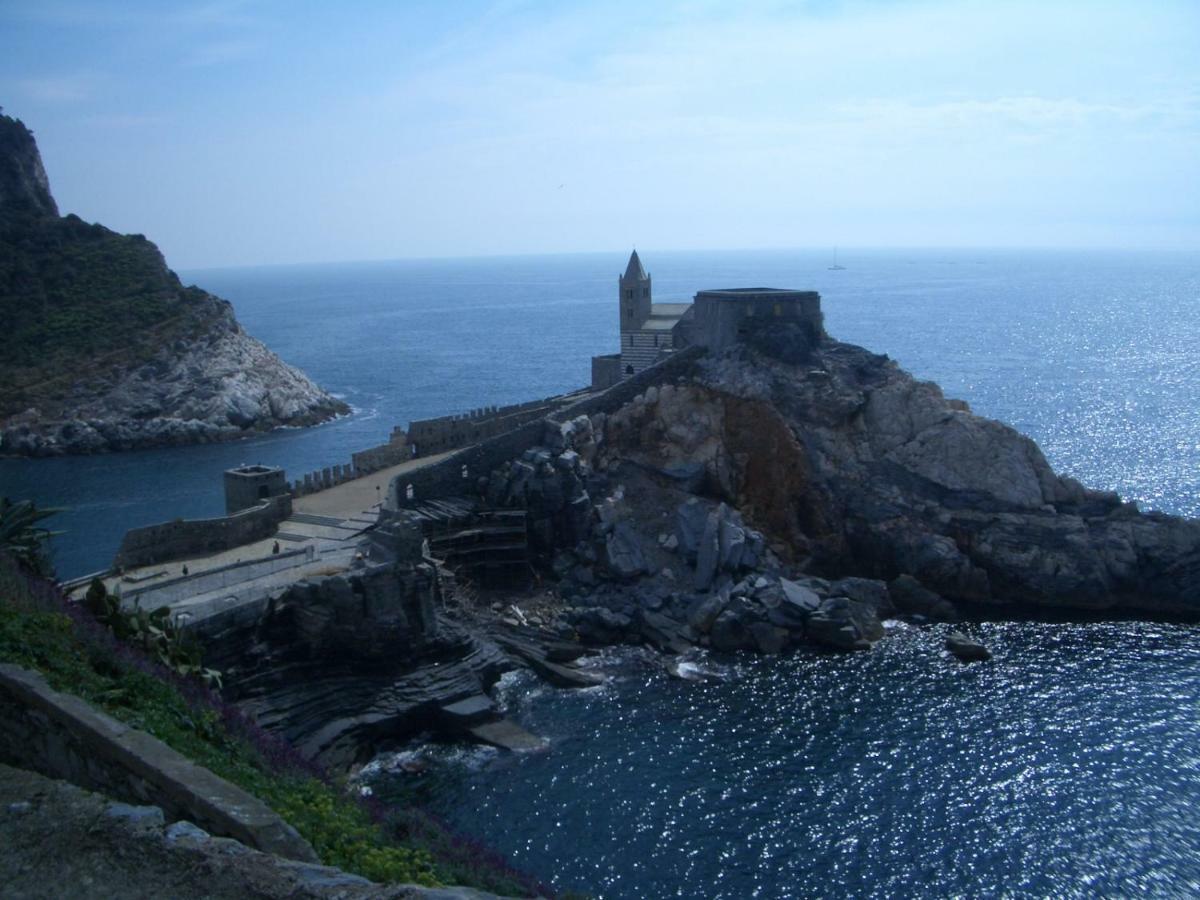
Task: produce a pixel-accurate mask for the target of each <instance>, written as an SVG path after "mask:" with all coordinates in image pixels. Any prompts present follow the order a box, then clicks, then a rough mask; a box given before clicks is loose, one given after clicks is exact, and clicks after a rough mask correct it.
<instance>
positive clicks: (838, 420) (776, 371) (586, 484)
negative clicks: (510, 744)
mask: <svg viewBox="0 0 1200 900" xmlns="http://www.w3.org/2000/svg"><path fill="white" fill-rule="evenodd" d="M556 415H560V416H561V417H560V418H558V419H555V418H553V417H552V418H549V419H547V420H546V421H545V423H544V428H543V430H542V432H541V439H540V442H538V443H537V444H536V445H535V446H530V447H529V448H528V449H526V450H525V451H524V452H522V453H521V454H520V455H519V456H518V457H516V458H512V459H509V460H508V461H507V462H502V463H501V464H500V465H499V466H497V467H496V468H494V469H492V470H491V471H490V472H489V473H488V474H486V475H482V476H480V477H478V478H473V479H469V480H466V481H464V480H462V479H458V478H457V475H458V470H459V469H460V468H461V466H462V463H463V461H464V460H466V459H468V458H470V457H468V456H463V457H461V458H455V457H451V458H450V459H449V460H446V461H444V462H443V463H439V464H437V465H443V466H446V467H447V469H448V471H450V472H451V475H452V476H454V477H455V478H456V479H457V480H458V481H459V483H460V485H461V487H460V490H459V494H460V496H459V498H458V499H459V500H460V501H461V500H464V499H470V500H471V501H472V502H474V503H477V504H478V505H479V506H480V507H481V508H492V509H494V508H498V507H501V508H502V507H519V508H522V509H524V510H525V513H526V516H527V526H528V527H527V533H528V539H529V549H530V557H531V562H532V565H533V567H534V570H535V572H536V578H535V585H536V586H535V587H530V588H527V589H506V588H493V589H491V590H485V591H475V590H472V589H469V588H467V587H465V585H464V583H463V580H462V579H461V578H456V577H455V575H454V574H453V573H451V572H448V571H446V570H445V569H444V568H443V567H442V566H441V565H440V563H439V561H438V560H436V559H433V558H431V557H430V556H429V553H428V548H426V551H425V552H424V553H423V552H422V550H421V549H420V548H421V536H420V528H421V526H420V525H419V524H418V523H417V522H416V521H415V519H414V516H413V514H412V512H410V509H409V508H410V507H412V506H413V505H416V504H419V503H420V500H416V501H413V500H410V499H409V498H408V497H407V493H408V491H407V488H408V487H409V485H408V484H407V482H409V481H410V480H411V479H412V478H413V477H414V476H412V475H408V476H405V477H404V478H402V479H398V480H396V481H394V482H393V483H392V486H391V490H390V495H389V497H388V498H387V501H386V502H385V504H384V509H383V510H382V512H381V516H380V522H379V524H378V526H377V527H376V530H375V532H374V534H373V536H372V537H371V545H370V548H369V550H368V552H367V553H366V558H365V559H364V560H363V561H362V562H361V565H360V567H359V569H358V570H351V571H346V572H340V573H331V574H330V575H329V576H328V577H326V578H320V579H312V580H309V581H306V582H302V583H299V584H297V585H295V586H294V587H292V588H291V589H290V590H288V591H287V592H286V593H284V594H282V595H280V596H279V597H277V598H275V599H274V600H272V601H271V602H270V603H267V604H265V605H262V606H260V607H258V608H248V609H244V610H241V611H239V612H237V613H236V614H235V613H232V612H231V613H230V614H228V615H224V616H220V617H216V618H213V619H211V620H209V622H208V623H206V624H205V626H204V627H203V628H202V629H199V631H198V633H200V634H202V635H203V637H204V639H205V642H206V644H207V645H208V646H209V647H211V648H212V652H213V654H214V655H213V657H212V660H213V664H214V665H216V666H218V667H220V668H223V669H224V671H225V672H226V675H227V681H226V684H227V691H228V693H229V695H230V697H231V698H232V699H235V700H236V701H237V702H239V703H240V704H241V705H243V706H244V707H245V708H247V709H248V710H250V711H251V712H252V713H253V714H254V715H255V716H256V718H257V719H258V721H260V722H261V723H262V724H263V725H264V726H266V727H267V728H269V729H271V730H275V731H278V732H280V733H282V734H284V735H286V736H287V737H288V738H289V739H290V740H292V741H293V742H294V743H295V744H296V745H297V746H299V747H301V748H302V749H303V751H304V752H305V753H307V754H310V755H313V756H315V757H317V758H320V759H322V760H323V761H325V762H326V763H328V764H331V765H334V766H335V767H338V766H347V765H351V764H353V763H354V762H361V761H363V760H365V759H368V758H370V757H371V756H372V755H373V754H374V753H376V752H378V751H379V750H380V749H381V748H386V747H388V746H391V745H394V744H395V743H396V742H398V741H402V740H404V739H405V738H406V737H409V736H411V735H413V734H415V733H419V732H431V731H432V732H437V731H439V730H440V731H449V732H452V733H457V734H462V733H464V732H465V731H468V730H469V729H468V728H466V727H464V726H466V725H468V724H470V722H473V721H476V720H477V718H478V719H486V718H487V717H488V716H489V715H493V714H494V711H493V710H491V709H490V704H489V702H488V701H487V699H486V695H487V693H488V691H489V690H490V688H491V687H492V686H493V685H494V684H495V682H496V681H497V680H498V678H499V677H500V675H501V674H502V673H503V672H505V671H507V670H510V669H514V668H528V669H531V670H532V671H534V672H536V673H537V674H539V675H541V676H542V677H543V678H546V679H548V680H550V681H551V682H552V683H555V684H559V685H564V686H584V685H587V684H591V683H594V679H593V678H592V677H591V675H590V673H588V672H587V671H580V670H578V669H576V668H575V666H574V663H575V661H576V659H577V658H578V657H579V656H580V655H581V654H583V653H585V652H587V649H588V648H589V647H601V646H605V645H613V644H635V645H646V646H649V647H651V648H654V649H655V650H657V651H659V652H660V653H661V654H662V657H661V659H662V661H663V664H664V665H665V666H666V667H667V669H668V670H669V671H672V672H674V673H677V674H680V675H682V676H684V677H688V674H689V673H692V672H694V667H691V666H686V665H680V662H681V661H683V662H686V661H687V660H688V659H689V658H690V657H691V656H692V655H694V654H696V653H703V652H705V651H706V650H712V651H718V652H734V651H753V652H759V653H764V654H777V653H783V652H787V651H789V650H791V649H795V648H799V647H818V648H825V649H827V650H831V651H838V652H846V651H867V650H870V649H871V647H872V646H873V645H874V644H875V643H877V642H878V641H880V640H885V639H886V633H887V628H886V626H885V623H886V621H887V620H889V619H893V618H906V619H909V620H910V621H913V622H917V623H925V624H927V625H928V626H929V627H941V628H946V626H944V625H939V624H938V623H943V622H946V623H948V622H959V621H960V620H967V621H966V622H964V623H962V624H959V625H956V626H954V630H953V631H950V630H949V629H947V632H948V633H947V635H946V642H947V643H946V646H947V649H948V650H949V651H950V653H952V654H953V655H954V656H956V657H958V658H959V659H961V660H963V661H964V662H966V661H982V660H985V659H986V658H987V657H988V655H989V654H988V651H987V648H986V647H983V646H981V645H979V644H978V643H976V642H975V641H973V640H972V637H971V635H972V629H971V626H970V623H969V620H970V619H971V618H973V617H976V616H978V615H980V614H983V615H988V616H1026V615H1029V614H1030V613H1031V611H1032V612H1034V613H1036V614H1040V615H1049V616H1055V615H1062V616H1067V615H1069V616H1077V615H1079V614H1080V612H1081V611H1082V612H1083V613H1085V614H1094V615H1109V614H1121V615H1146V614H1150V615H1155V616H1166V617H1173V618H1183V619H1192V618H1195V617H1197V615H1198V614H1200V522H1197V521H1194V520H1187V519H1182V518H1177V517H1172V516H1168V515H1162V514H1158V513H1142V512H1140V511H1139V510H1138V509H1137V508H1136V506H1135V505H1134V504H1131V503H1125V502H1122V501H1121V500H1120V498H1119V497H1117V496H1116V495H1115V494H1113V493H1109V492H1101V491H1094V490H1089V489H1087V488H1085V487H1083V486H1082V485H1080V484H1079V483H1077V482H1076V481H1074V480H1073V479H1071V478H1069V477H1063V476H1060V475H1057V474H1056V473H1055V472H1054V471H1053V470H1052V469H1051V467H1050V466H1049V464H1048V463H1047V462H1046V459H1045V458H1044V456H1043V455H1042V453H1041V451H1040V450H1039V449H1038V447H1037V446H1036V444H1035V443H1034V442H1033V441H1031V440H1030V439H1028V438H1027V437H1024V436H1022V435H1021V434H1019V433H1017V432H1016V431H1014V430H1013V429H1011V428H1009V427H1007V426H1005V425H1003V424H1001V423H999V422H996V421H993V420H989V419H986V418H982V417H980V416H976V415H974V414H973V413H972V412H971V411H970V409H969V408H968V407H967V405H966V404H965V403H963V402H961V401H957V400H952V399H947V398H946V397H944V396H943V394H942V391H941V390H940V389H939V388H938V387H937V386H936V385H934V384H931V383H928V382H921V381H917V380H915V379H914V378H912V376H910V375H909V374H908V373H906V372H904V371H903V370H902V369H901V368H900V367H899V366H897V365H896V363H895V362H893V361H892V360H890V359H888V358H887V357H886V356H881V355H878V354H874V353H871V352H869V351H867V350H864V349H863V348H861V347H856V346H852V345H848V344H844V343H840V342H838V341H836V340H833V339H832V338H830V337H829V336H828V335H826V334H824V333H823V332H820V333H803V332H800V331H795V332H789V331H788V330H786V329H784V330H782V331H781V330H779V329H775V330H774V331H770V332H763V333H760V334H751V335H749V336H748V338H747V340H746V341H745V342H744V343H742V344H739V345H738V346H736V347H734V348H731V349H730V350H728V351H725V352H723V353H717V354H713V353H709V354H704V355H697V356H696V358H695V359H694V360H692V361H691V362H689V363H688V366H687V368H686V369H684V370H683V371H682V372H681V370H680V368H679V367H675V369H674V370H673V371H672V372H670V374H668V375H664V376H663V377H661V378H657V379H649V380H648V381H647V384H646V386H645V387H644V389H642V390H640V392H639V393H638V394H637V395H636V396H633V398H632V399H631V400H630V401H629V402H627V403H623V404H618V405H615V406H614V407H613V408H611V409H610V410H607V411H603V412H593V413H590V414H581V415H574V416H572V415H571V414H570V412H569V411H568V412H566V413H565V414H556ZM535 442H536V438H535ZM463 495H466V496H463ZM405 535H406V536H405ZM464 710H465V712H464Z"/></svg>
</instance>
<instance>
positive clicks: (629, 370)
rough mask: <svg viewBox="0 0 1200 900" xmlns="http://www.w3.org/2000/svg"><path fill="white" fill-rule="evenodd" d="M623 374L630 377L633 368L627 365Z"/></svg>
mask: <svg viewBox="0 0 1200 900" xmlns="http://www.w3.org/2000/svg"><path fill="white" fill-rule="evenodd" d="M625 374H626V375H632V374H633V366H632V365H628V366H626V367H625Z"/></svg>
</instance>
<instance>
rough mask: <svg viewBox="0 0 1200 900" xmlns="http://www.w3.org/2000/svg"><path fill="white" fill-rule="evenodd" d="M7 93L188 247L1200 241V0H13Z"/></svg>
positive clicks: (45, 131) (3, 64)
mask: <svg viewBox="0 0 1200 900" xmlns="http://www.w3.org/2000/svg"><path fill="white" fill-rule="evenodd" d="M0 106H2V107H3V108H4V111H5V113H7V114H9V115H13V116H16V117H18V118H20V119H22V120H23V121H24V122H25V123H26V125H28V126H29V127H30V128H31V129H32V130H33V131H34V133H35V135H36V137H37V139H38V144H39V147H40V148H41V152H42V157H43V160H44V161H45V164H46V168H47V171H48V173H49V176H50V181H51V186H52V189H53V192H54V194H55V197H56V199H57V200H58V204H59V207H60V209H61V210H62V211H63V212H64V213H66V212H74V213H76V214H78V215H80V216H82V217H83V218H84V219H87V220H89V221H99V222H102V223H103V224H105V225H107V226H109V227H110V228H113V229H115V230H118V231H123V232H135V233H143V234H145V235H147V236H148V237H150V238H151V240H154V241H155V242H156V243H158V245H159V246H160V247H161V248H162V249H163V251H164V253H165V254H166V256H167V259H168V261H169V262H170V263H171V264H172V266H174V267H176V268H185V269H194V268H202V267H209V266H234V265H258V264H270V263H299V262H325V261H329V262H332V261H343V260H370V259H395V258H410V257H430V256H479V255H495V254H501V255H503V254H522V253H559V252H583V251H613V250H619V249H625V248H628V247H630V246H633V245H636V246H638V247H639V248H652V249H656V250H671V249H678V250H699V249H718V248H719V249H740V248H784V247H796V248H814V247H832V246H834V245H840V246H841V247H845V248H853V247H922V246H930V247H957V246H970V247H1095V248H1114V249H1118V248H1172V249H1195V248H1198V247H1200V0H1182V2H1171V0H1139V2H1104V0H1086V2H1067V0H1063V2H1058V0H1038V2H1022V0H1011V2H1010V0H991V2H971V0H954V2H949V0H913V2H903V0H895V2H883V0H875V2H872V0H858V2H836V0H813V2H791V3H785V2H766V0H764V2H753V0H749V2H739V3H728V2H701V0H698V2H687V3H676V2H671V0H662V2H647V0H640V2H623V0H608V2H603V3H566V2H561V0H554V2H534V0H530V2H520V0H501V2H483V0H454V2H447V0H435V2H428V3H424V2H396V0H392V2H353V0H345V2H341V3H336V4H334V3H313V2H299V0H291V2H249V0H248V2H233V0H229V2H221V0H218V2H203V0H201V2H192V3H186V2H185V3H178V4H171V3H166V2H162V0H159V2H144V3H143V2H134V0H127V2H121V3H109V2H104V0H95V2H58V0H26V2H22V0H0Z"/></svg>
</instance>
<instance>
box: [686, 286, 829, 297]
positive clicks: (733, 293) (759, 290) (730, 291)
mask: <svg viewBox="0 0 1200 900" xmlns="http://www.w3.org/2000/svg"><path fill="white" fill-rule="evenodd" d="M700 293H701V294H704V295H705V296H710V297H722V296H726V295H728V296H730V297H744V296H746V295H747V294H773V295H779V294H795V295H797V296H802V295H807V294H815V293H816V291H793V290H789V289H788V288H768V287H756V288H719V289H717V290H711V291H700Z"/></svg>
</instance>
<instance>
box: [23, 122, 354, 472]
mask: <svg viewBox="0 0 1200 900" xmlns="http://www.w3.org/2000/svg"><path fill="white" fill-rule="evenodd" d="M0 316H2V317H3V320H4V323H5V329H6V335H5V352H4V353H3V355H2V356H0V455H9V456H12V455H18V456H50V455H60V454H67V453H95V452H101V451H110V450H128V449H132V448H135V447H152V446H165V445H173V444H188V443H200V442H211V441H222V440H230V439H235V438H238V437H243V436H245V435H247V434H253V433H255V432H260V431H265V430H269V429H272V428H277V427H279V426H284V425H289V426H300V425H312V424H316V423H318V422H322V421H325V420H327V419H330V418H332V417H334V416H337V415H341V414H344V413H347V412H349V408H348V407H347V406H346V404H345V403H343V402H342V401H340V400H338V399H336V398H335V397H332V396H330V395H329V394H328V393H326V392H325V391H323V390H321V388H319V387H318V386H317V385H315V384H313V382H312V381H310V380H309V379H308V378H307V377H306V376H305V375H304V374H303V373H302V372H300V371H299V370H297V369H295V368H293V367H291V366H289V365H287V364H286V363H284V362H283V361H282V360H280V359H279V357H277V356H276V355H275V354H273V353H272V352H271V351H270V350H268V349H267V348H266V347H265V346H263V344H262V343H261V342H259V341H257V340H255V339H254V338H252V337H251V336H250V335H248V334H246V333H245V332H244V331H243V330H242V328H241V326H240V325H239V324H238V322H237V319H236V318H235V317H234V314H233V309H232V307H231V306H230V304H229V303H228V302H227V301H225V300H221V299H220V298H218V297H214V296H212V295H211V294H208V293H206V292H205V291H203V290H201V289H200V288H197V287H185V286H184V285H183V284H181V283H180V281H179V278H178V277H177V276H176V275H175V273H174V272H172V271H171V270H170V269H168V268H167V266H166V263H165V262H164V260H163V257H162V254H161V253H160V252H159V250H158V248H157V247H155V246H154V244H152V243H151V242H150V241H148V240H146V238H145V237H143V236H141V235H120V234H116V233H114V232H112V231H110V230H109V229H107V228H105V227H104V226H102V225H98V224H88V223H87V222H84V221H83V220H82V219H80V218H79V217H78V216H74V215H68V216H60V215H59V214H58V207H57V205H56V203H55V201H54V198H53V197H52V196H51V193H50V187H49V181H48V179H47V177H46V172H45V170H44V168H43V166H42V161H41V157H40V155H39V153H38V149H37V144H36V143H35V141H34V138H33V135H32V134H31V133H30V131H29V129H27V128H26V127H25V125H24V124H23V123H22V122H21V121H19V120H17V119H14V118H11V117H8V116H5V115H2V114H0Z"/></svg>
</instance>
